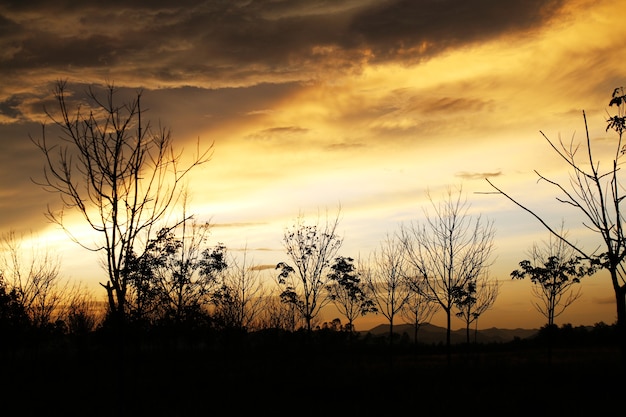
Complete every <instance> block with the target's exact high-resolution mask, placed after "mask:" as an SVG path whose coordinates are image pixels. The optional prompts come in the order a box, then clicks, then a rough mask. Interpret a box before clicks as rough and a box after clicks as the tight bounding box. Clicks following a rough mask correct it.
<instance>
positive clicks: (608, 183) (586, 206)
mask: <svg viewBox="0 0 626 417" xmlns="http://www.w3.org/2000/svg"><path fill="white" fill-rule="evenodd" d="M613 106H615V108H616V114H614V115H610V116H609V117H608V119H607V126H606V131H609V130H612V131H614V132H616V133H617V140H616V141H615V142H614V147H613V149H614V152H613V153H612V156H611V157H609V161H608V162H609V164H608V165H609V166H608V168H606V169H604V170H601V168H600V167H601V166H606V165H605V164H601V158H598V157H597V155H594V153H593V152H592V150H593V149H592V140H591V137H590V134H589V128H588V126H587V117H586V115H585V111H583V112H582V116H583V120H584V125H585V134H586V142H585V148H584V152H585V154H584V155H583V159H582V160H580V159H579V158H578V155H577V153H578V150H579V148H580V144H576V143H574V138H573V137H572V140H571V141H570V143H569V144H564V143H563V142H562V141H559V145H560V146H557V145H556V144H555V143H554V142H553V141H552V140H550V139H548V137H547V136H546V135H545V134H544V133H543V132H541V131H540V133H541V135H542V136H543V137H544V139H545V140H546V141H547V142H548V144H549V145H550V147H551V148H552V150H553V151H555V152H556V154H557V157H558V158H559V159H562V160H563V161H565V162H566V163H567V164H568V166H569V168H570V170H571V175H570V179H569V186H566V185H562V184H560V183H558V182H556V181H553V180H551V179H548V178H546V177H545V176H543V175H541V174H540V173H539V172H537V171H535V173H536V174H537V176H538V177H539V180H542V181H545V182H546V183H548V184H550V185H552V186H554V187H555V188H556V191H557V192H558V193H559V194H560V195H561V197H557V201H558V202H560V203H563V204H565V205H566V206H569V207H572V208H574V209H575V210H577V211H578V213H580V214H582V215H583V217H584V218H585V221H583V224H584V226H585V229H587V230H591V231H593V232H595V233H596V236H598V237H599V239H600V245H599V246H597V245H594V246H593V249H592V251H589V250H587V249H585V248H584V247H583V246H582V245H581V244H578V243H575V242H572V241H570V240H569V239H568V238H567V237H566V236H563V235H562V234H561V233H560V232H559V230H558V229H557V228H555V227H553V226H551V225H549V224H548V222H547V220H545V219H544V217H542V216H541V215H540V214H538V213H537V212H535V211H533V210H531V209H529V208H528V207H526V206H524V205H523V204H521V203H519V202H518V200H517V199H515V198H514V197H512V196H510V195H509V194H507V193H505V192H504V191H502V190H501V189H500V188H498V187H496V186H495V185H494V184H493V183H492V182H491V181H490V180H489V179H486V181H487V182H488V183H489V184H490V185H491V186H492V187H493V188H494V189H495V190H496V192H497V193H498V194H501V195H503V196H505V197H506V198H507V199H509V200H510V201H511V202H513V203H514V204H515V205H517V206H518V207H520V208H522V209H523V210H525V211H526V212H528V213H529V214H530V215H532V216H533V217H534V218H535V219H537V220H538V221H539V222H540V223H541V224H542V225H543V226H544V227H545V228H546V229H547V230H548V231H549V232H550V233H551V234H552V235H553V236H555V237H556V238H557V239H561V240H563V241H564V242H565V243H566V244H567V245H569V246H571V247H572V248H573V249H574V250H575V251H576V252H577V253H578V255H580V257H581V258H583V259H587V260H590V261H591V262H592V263H594V264H597V265H599V266H600V267H601V268H604V269H607V270H608V271H609V275H610V280H611V284H612V286H613V290H614V293H615V305H616V310H617V328H618V332H619V334H620V345H621V351H622V360H623V362H625V363H626V277H625V275H624V265H623V262H624V258H625V257H626V236H625V234H624V227H623V220H624V217H623V213H622V210H621V203H622V201H623V199H624V191H623V190H624V183H623V179H622V176H623V173H624V170H623V168H622V166H621V165H622V161H621V160H622V158H623V156H624V153H625V151H626V148H625V146H624V143H623V135H624V131H626V94H624V89H623V88H621V87H620V88H616V89H614V90H613V93H612V95H611V100H610V102H609V107H613ZM598 248H601V249H598Z"/></svg>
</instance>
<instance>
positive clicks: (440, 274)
mask: <svg viewBox="0 0 626 417" xmlns="http://www.w3.org/2000/svg"><path fill="white" fill-rule="evenodd" d="M428 198H429V200H430V202H431V205H432V208H433V210H434V215H430V214H429V213H428V211H427V210H424V211H425V216H426V221H425V222H423V223H420V222H417V221H414V222H412V223H410V224H408V225H407V224H404V225H402V226H401V236H402V242H403V243H404V246H405V249H406V255H407V258H408V260H409V262H410V263H411V265H412V266H413V268H415V269H416V271H417V273H418V274H419V275H420V276H422V277H424V280H425V282H426V287H427V292H428V295H429V296H431V297H433V298H434V299H435V300H437V302H438V303H439V305H440V306H441V308H442V309H443V310H444V312H445V313H446V323H447V324H446V325H447V331H446V345H447V347H448V354H450V331H451V316H452V311H453V309H454V306H455V301H456V300H457V298H456V297H457V293H458V291H459V289H462V288H465V287H466V286H467V285H468V284H469V283H470V282H472V281H474V280H475V279H476V278H477V277H478V276H480V275H481V274H483V273H484V272H485V271H486V270H487V269H488V268H489V266H490V265H491V263H492V259H491V254H492V251H493V238H494V233H495V232H494V228H493V222H492V221H486V220H484V219H483V217H482V216H480V215H478V216H471V215H470V213H469V208H470V204H469V203H468V201H467V199H466V198H465V196H464V193H463V189H462V187H459V188H458V190H457V191H456V192H454V190H453V189H452V188H451V187H448V189H447V192H446V195H445V198H444V200H442V201H441V202H439V203H436V202H435V201H434V199H433V197H432V196H431V195H430V193H428Z"/></svg>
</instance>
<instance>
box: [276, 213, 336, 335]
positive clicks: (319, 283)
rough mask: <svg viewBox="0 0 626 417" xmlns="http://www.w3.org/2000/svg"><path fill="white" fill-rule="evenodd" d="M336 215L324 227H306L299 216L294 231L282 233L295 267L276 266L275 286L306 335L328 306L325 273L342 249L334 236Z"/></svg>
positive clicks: (326, 274)
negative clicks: (302, 323)
mask: <svg viewBox="0 0 626 417" xmlns="http://www.w3.org/2000/svg"><path fill="white" fill-rule="evenodd" d="M338 225H339V213H338V214H337V216H336V217H335V219H333V220H330V219H329V218H328V215H327V216H326V221H325V223H324V224H321V223H320V222H319V219H318V222H317V223H316V224H307V223H306V221H305V219H304V217H303V216H302V215H299V216H298V218H297V220H296V223H295V224H294V226H293V227H291V228H289V229H287V230H285V233H284V235H283V245H284V247H285V250H286V252H287V255H288V256H289V258H291V261H292V262H293V265H294V266H291V265H289V264H288V263H286V262H279V263H278V264H277V265H276V269H279V270H280V271H281V272H280V274H279V276H278V283H279V285H281V286H282V288H283V291H282V292H281V294H280V298H281V300H282V301H283V302H285V303H288V304H291V305H293V306H294V307H295V308H296V309H297V310H298V312H299V313H300V314H301V316H302V318H303V319H304V321H305V324H306V329H307V331H309V332H310V331H311V330H312V326H311V322H312V321H313V319H315V318H316V317H317V315H318V314H319V313H320V311H321V309H322V308H323V307H324V306H325V305H327V304H328V303H329V302H330V298H329V297H328V292H327V291H326V286H327V284H328V270H329V269H330V266H331V262H332V260H333V259H334V258H335V255H336V254H337V251H338V250H339V248H340V247H341V244H342V239H341V238H340V237H339V236H338V235H337V234H336V230H337V226H338Z"/></svg>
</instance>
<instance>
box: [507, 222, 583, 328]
mask: <svg viewBox="0 0 626 417" xmlns="http://www.w3.org/2000/svg"><path fill="white" fill-rule="evenodd" d="M559 233H560V234H561V235H562V236H564V237H566V236H567V233H566V232H564V231H561V232H559ZM528 254H529V256H530V259H525V260H523V261H521V262H520V263H519V266H520V269H516V270H514V271H513V272H511V278H513V279H524V278H526V277H528V278H529V279H530V281H531V282H532V284H533V286H532V289H531V291H532V294H533V296H534V298H536V299H537V302H536V303H533V306H534V307H535V309H536V310H537V311H538V312H539V313H540V314H542V315H543V316H544V317H545V318H546V319H547V320H548V323H547V325H548V326H553V325H554V324H555V323H554V319H555V318H556V317H558V316H560V315H561V314H562V313H563V312H564V311H565V309H566V308H567V307H569V306H570V305H571V304H572V303H573V302H574V301H576V300H577V299H578V298H579V297H580V295H581V290H580V288H576V290H574V287H575V286H576V285H577V284H579V283H580V280H581V278H583V277H585V276H587V275H591V274H593V273H594V272H595V268H593V267H592V266H591V265H590V264H589V261H585V260H583V259H582V258H581V257H580V256H578V255H577V254H576V252H575V250H574V249H573V248H572V247H571V246H569V245H568V244H566V243H565V242H564V241H563V240H562V239H558V238H556V237H554V236H553V235H550V237H549V240H548V241H544V242H543V244H542V245H539V244H537V243H535V244H533V246H532V248H531V250H530V251H529V253H528Z"/></svg>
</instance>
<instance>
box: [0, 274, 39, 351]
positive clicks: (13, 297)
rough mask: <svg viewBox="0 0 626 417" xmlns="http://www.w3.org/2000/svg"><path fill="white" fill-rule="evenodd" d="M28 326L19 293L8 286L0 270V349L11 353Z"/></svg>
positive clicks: (26, 331)
mask: <svg viewBox="0 0 626 417" xmlns="http://www.w3.org/2000/svg"><path fill="white" fill-rule="evenodd" d="M30 328H31V321H30V318H29V317H28V313H27V312H26V309H25V308H24V305H23V304H22V302H21V297H20V295H19V294H18V292H17V290H16V289H15V288H9V285H7V282H6V280H5V279H4V276H3V275H2V271H0V351H10V352H12V353H13V352H14V351H15V349H16V348H17V346H18V345H19V344H20V343H22V342H23V341H24V340H23V338H24V335H26V334H27V333H28V331H29V330H30Z"/></svg>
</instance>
